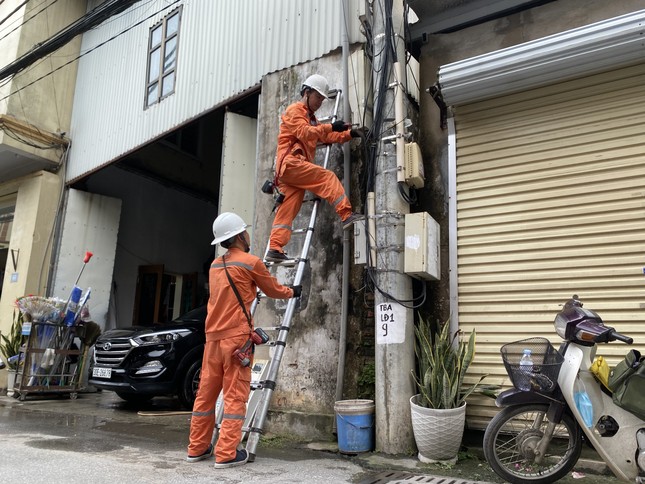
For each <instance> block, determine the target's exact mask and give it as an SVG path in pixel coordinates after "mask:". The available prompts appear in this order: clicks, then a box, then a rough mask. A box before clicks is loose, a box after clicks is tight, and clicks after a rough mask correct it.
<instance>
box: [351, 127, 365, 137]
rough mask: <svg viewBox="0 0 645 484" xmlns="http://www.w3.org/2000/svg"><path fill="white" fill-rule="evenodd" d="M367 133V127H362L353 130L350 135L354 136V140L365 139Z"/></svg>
mask: <svg viewBox="0 0 645 484" xmlns="http://www.w3.org/2000/svg"><path fill="white" fill-rule="evenodd" d="M366 131H367V130H366V128H365V126H361V127H360V128H352V130H351V131H350V132H349V134H350V135H351V136H352V138H365V132H366Z"/></svg>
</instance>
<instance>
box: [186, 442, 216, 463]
mask: <svg viewBox="0 0 645 484" xmlns="http://www.w3.org/2000/svg"><path fill="white" fill-rule="evenodd" d="M212 455H213V444H210V445H209V446H208V448H207V449H206V450H205V451H204V453H203V454H199V455H189V456H188V457H186V461H188V462H199V461H200V460H204V459H208V458H209V457H211V456H212Z"/></svg>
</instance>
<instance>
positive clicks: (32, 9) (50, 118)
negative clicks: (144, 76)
mask: <svg viewBox="0 0 645 484" xmlns="http://www.w3.org/2000/svg"><path fill="white" fill-rule="evenodd" d="M85 3H86V2H83V1H78V0H63V1H60V2H55V3H54V4H52V5H51V6H49V7H47V12H46V15H36V14H37V13H38V11H39V10H42V6H41V5H32V4H31V3H30V4H28V5H27V6H26V7H25V8H24V9H21V10H20V11H18V12H17V13H16V14H15V15H13V16H12V17H11V21H12V22H13V23H12V25H10V27H12V28H13V26H16V25H20V28H18V29H16V30H15V31H13V32H12V33H11V34H9V36H8V37H7V39H3V41H2V49H0V50H1V51H2V54H0V59H3V60H4V61H5V62H0V65H5V64H8V63H9V62H12V61H14V60H15V59H16V58H19V57H21V56H23V55H24V54H25V53H26V52H28V51H29V50H31V49H33V47H34V46H35V45H38V44H39V43H41V42H43V41H45V40H47V39H49V38H51V37H52V36H54V35H55V34H56V33H58V32H59V31H61V30H63V29H64V28H65V27H67V26H68V25H69V24H71V23H72V22H74V21H75V20H77V19H78V18H80V17H82V16H83V15H84V14H85V8H86V5H85ZM17 5H18V1H17V0H15V1H10V2H8V3H6V2H5V3H4V4H3V5H2V7H0V12H2V13H1V14H0V17H1V18H4V17H5V16H6V15H8V14H9V12H11V11H13V9H14V8H16V6H17ZM80 48H81V36H78V37H76V38H74V39H72V40H71V41H70V42H69V43H67V44H65V45H64V46H62V47H61V48H60V49H58V50H57V51H56V52H54V53H53V54H52V55H51V56H48V57H46V58H45V59H44V60H41V61H37V62H35V63H34V64H33V65H32V66H30V67H29V68H27V69H24V70H23V71H22V72H20V73H18V74H16V75H15V76H14V77H13V78H12V79H11V80H10V82H8V83H7V84H5V85H3V86H2V88H0V94H4V95H6V94H9V93H14V92H16V93H17V94H15V95H12V96H11V97H9V98H8V99H7V100H6V101H1V102H0V114H8V115H11V116H13V117H14V118H16V119H18V120H20V121H23V122H24V123H25V124H27V125H32V126H35V127H36V128H37V129H39V130H41V131H44V132H48V133H68V132H69V127H70V120H71V116H72V102H73V95H74V84H75V83H76V70H77V62H71V61H73V60H74V59H75V58H76V57H78V55H79V53H80ZM5 49H6V50H5ZM68 62H69V65H65V64H67V63H68ZM0 97H3V96H1V95H0ZM2 135H3V133H2V132H1V131H0V142H2V143H4V144H7V145H10V146H12V147H14V148H15V149H17V150H22V151H25V152H27V153H30V154H32V155H35V156H38V157H41V158H45V159H47V160H50V161H53V162H58V161H59V159H60V156H61V152H60V151H59V150H53V149H39V148H36V147H34V146H30V145H27V144H25V143H22V142H20V141H18V140H15V139H13V138H12V137H10V136H4V137H3V136H2Z"/></svg>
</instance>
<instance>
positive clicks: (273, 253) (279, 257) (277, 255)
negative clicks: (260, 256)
mask: <svg viewBox="0 0 645 484" xmlns="http://www.w3.org/2000/svg"><path fill="white" fill-rule="evenodd" d="M264 260H265V261H268V262H284V261H286V260H289V258H288V257H287V254H285V253H284V252H280V251H279V250H275V249H269V251H268V252H267V255H266V257H265V258H264Z"/></svg>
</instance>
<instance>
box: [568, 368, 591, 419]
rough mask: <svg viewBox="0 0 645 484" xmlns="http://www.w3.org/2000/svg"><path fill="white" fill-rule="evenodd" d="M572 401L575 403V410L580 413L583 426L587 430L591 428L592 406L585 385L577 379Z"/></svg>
mask: <svg viewBox="0 0 645 484" xmlns="http://www.w3.org/2000/svg"><path fill="white" fill-rule="evenodd" d="M573 401H574V402H575V403H576V408H577V409H578V412H580V415H581V416H582V420H583V422H584V424H585V425H586V426H587V428H591V427H592V426H593V404H592V403H591V399H590V398H589V394H588V393H587V389H586V388H585V384H584V383H583V382H582V380H580V379H579V378H578V379H577V380H576V389H575V390H574V394H573Z"/></svg>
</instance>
